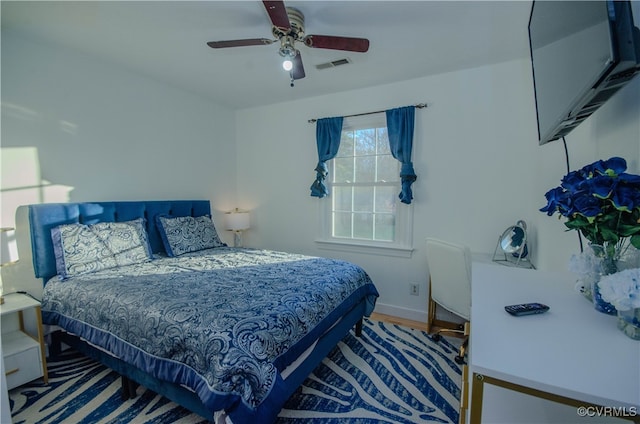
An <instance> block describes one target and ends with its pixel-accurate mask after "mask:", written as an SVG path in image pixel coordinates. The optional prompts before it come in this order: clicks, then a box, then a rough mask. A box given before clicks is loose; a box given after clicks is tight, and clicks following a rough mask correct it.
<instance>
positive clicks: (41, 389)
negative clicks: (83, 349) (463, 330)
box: [9, 320, 461, 424]
mask: <svg viewBox="0 0 640 424" xmlns="http://www.w3.org/2000/svg"><path fill="white" fill-rule="evenodd" d="M456 349H457V346H456V345H454V344H452V343H451V342H450V341H448V340H446V339H444V338H443V339H441V340H440V341H439V342H438V343H434V342H433V341H431V340H430V339H429V337H428V335H427V334H426V333H425V332H422V331H419V330H413V329H410V328H406V327H401V326H397V325H392V324H386V323H383V322H378V321H372V320H365V322H364V328H363V335H362V337H360V338H358V337H355V335H354V334H353V332H351V333H350V334H348V335H347V336H346V337H345V338H344V339H343V340H342V341H341V342H340V343H339V345H338V346H337V347H336V348H334V349H333V351H332V352H331V353H330V354H329V355H328V357H327V358H325V360H324V361H323V362H322V364H320V365H319V366H318V367H317V368H316V369H315V370H314V372H313V373H312V374H311V375H310V376H309V377H308V378H307V380H306V381H305V382H304V384H303V386H301V387H300V388H298V390H297V391H296V392H295V393H294V395H293V396H292V397H291V398H290V399H289V401H288V402H287V404H286V405H285V407H284V408H283V410H282V411H281V412H280V415H279V417H278V424H302V423H314V424H332V423H345V422H347V421H348V422H349V423H350V424H353V423H357V424H373V423H423V422H439V423H457V422H458V407H459V399H460V380H461V367H460V365H458V364H456V363H455V361H454V359H453V358H454V357H455V355H456ZM48 370H49V384H48V385H44V384H43V383H42V381H39V382H38V381H37V380H36V381H35V382H34V383H31V384H28V385H24V386H21V387H19V388H16V389H13V390H11V391H10V392H9V398H10V405H11V411H12V416H13V422H14V424H22V423H25V424H27V423H42V424H45V423H46V424H52V423H73V424H76V423H78V424H81V423H86V424H93V423H104V424H115V423H149V424H164V423H185V424H186V423H206V422H207V421H206V420H205V419H203V418H202V417H200V416H198V415H196V414H193V413H191V412H189V411H188V410H186V409H184V408H182V407H180V406H178V405H177V404H175V403H173V402H171V401H169V400H167V399H166V398H164V397H162V396H159V395H156V394H155V393H153V392H151V391H150V390H145V389H144V388H142V387H139V388H138V392H137V397H136V398H134V399H130V400H128V401H124V402H123V401H122V400H121V399H120V378H119V376H118V375H117V374H116V373H115V372H113V371H111V370H109V369H108V368H105V367H104V366H102V365H100V364H99V363H97V362H95V361H93V360H91V359H88V358H86V357H84V356H82V355H81V354H79V353H77V352H75V351H67V352H65V353H63V354H62V355H60V356H59V357H57V358H55V360H52V361H50V362H49V364H48ZM236 424H242V423H236Z"/></svg>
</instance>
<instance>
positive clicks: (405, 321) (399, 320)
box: [371, 312, 427, 331]
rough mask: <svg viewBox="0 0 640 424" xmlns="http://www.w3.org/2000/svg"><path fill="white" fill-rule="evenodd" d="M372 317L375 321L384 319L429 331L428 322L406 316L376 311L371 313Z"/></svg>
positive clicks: (384, 320)
mask: <svg viewBox="0 0 640 424" xmlns="http://www.w3.org/2000/svg"><path fill="white" fill-rule="evenodd" d="M371 319H372V320H375V321H383V322H388V323H391V324H397V325H402V326H405V327H409V328H415V329H416V330H422V331H427V323H426V322H420V321H412V320H410V319H406V318H398V317H394V316H391V315H385V314H379V313H377V312H374V313H372V314H371Z"/></svg>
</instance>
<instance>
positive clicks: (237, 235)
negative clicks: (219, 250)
mask: <svg viewBox="0 0 640 424" xmlns="http://www.w3.org/2000/svg"><path fill="white" fill-rule="evenodd" d="M233 247H243V246H242V231H234V232H233Z"/></svg>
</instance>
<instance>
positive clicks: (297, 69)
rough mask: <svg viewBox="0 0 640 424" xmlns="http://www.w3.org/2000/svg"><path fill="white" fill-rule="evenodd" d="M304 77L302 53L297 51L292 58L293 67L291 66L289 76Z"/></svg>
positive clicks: (295, 78)
mask: <svg viewBox="0 0 640 424" xmlns="http://www.w3.org/2000/svg"><path fill="white" fill-rule="evenodd" d="M304 77H305V73H304V66H303V65H302V55H301V54H300V52H299V51H298V52H297V54H296V57H294V58H293V68H291V78H293V79H294V80H299V79H302V78H304Z"/></svg>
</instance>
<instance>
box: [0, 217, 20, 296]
mask: <svg viewBox="0 0 640 424" xmlns="http://www.w3.org/2000/svg"><path fill="white" fill-rule="evenodd" d="M16 262H18V245H17V243H16V232H15V228H10V227H2V228H0V305H1V304H3V303H4V298H3V297H2V293H4V288H3V285H2V268H4V267H5V266H9V265H13V264H15V263H16Z"/></svg>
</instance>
